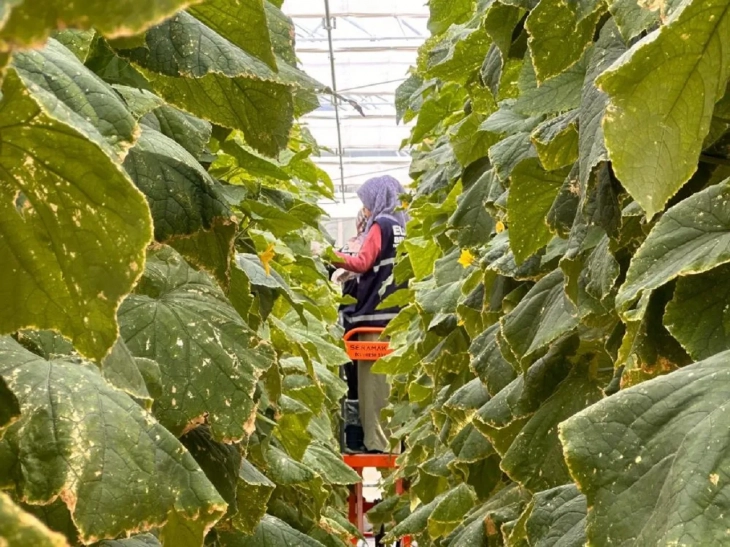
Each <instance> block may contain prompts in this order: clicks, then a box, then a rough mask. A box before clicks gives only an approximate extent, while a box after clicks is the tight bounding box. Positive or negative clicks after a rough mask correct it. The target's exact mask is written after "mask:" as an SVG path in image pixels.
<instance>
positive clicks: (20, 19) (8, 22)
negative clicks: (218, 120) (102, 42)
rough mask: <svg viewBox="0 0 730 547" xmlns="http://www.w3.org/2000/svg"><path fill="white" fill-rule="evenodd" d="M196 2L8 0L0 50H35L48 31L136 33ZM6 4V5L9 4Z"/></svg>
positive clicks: (111, 33)
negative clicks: (90, 29) (15, 48)
mask: <svg viewBox="0 0 730 547" xmlns="http://www.w3.org/2000/svg"><path fill="white" fill-rule="evenodd" d="M194 3H197V0H149V1H148V0H121V1H119V2H114V3H113V4H110V3H109V2H106V1H104V0H90V1H88V2H78V3H77V2H66V1H65V0H48V1H44V2H36V1H34V0H11V1H10V2H6V3H4V5H3V6H2V7H0V10H1V11H0V15H2V22H3V25H2V28H1V29H0V50H2V51H6V50H8V49H11V48H14V47H23V48H28V47H38V46H40V45H41V44H43V42H44V41H45V40H46V38H47V37H48V35H49V34H50V33H51V31H53V30H55V29H63V28H68V27H72V28H83V29H88V28H92V27H93V28H95V29H96V30H98V31H100V32H101V33H102V34H104V35H106V36H110V37H115V36H132V35H135V34H139V33H140V32H142V31H144V30H145V29H147V28H149V27H150V26H152V25H156V24H157V23H159V22H160V21H162V20H163V19H164V18H165V17H169V16H170V15H172V14H173V13H175V12H176V11H178V10H179V9H183V8H185V7H186V6H188V5H190V4H194ZM8 4H9V5H8Z"/></svg>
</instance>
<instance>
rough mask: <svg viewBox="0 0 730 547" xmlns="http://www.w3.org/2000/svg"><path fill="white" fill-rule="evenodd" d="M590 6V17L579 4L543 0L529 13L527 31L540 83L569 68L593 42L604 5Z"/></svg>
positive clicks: (562, 0)
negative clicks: (601, 8)
mask: <svg viewBox="0 0 730 547" xmlns="http://www.w3.org/2000/svg"><path fill="white" fill-rule="evenodd" d="M591 4H592V9H591V10H590V13H589V14H587V15H586V14H581V13H580V2H578V3H576V2H573V1H571V0H557V1H556V0H542V1H541V2H540V3H539V4H538V5H537V7H536V8H535V9H534V10H532V11H531V12H530V15H529V16H528V18H527V21H526V22H525V28H526V29H527V30H528V32H529V33H530V39H529V45H530V52H531V54H532V62H533V64H534V66H535V73H536V76H537V80H538V82H539V83H542V82H544V81H545V80H547V79H549V78H551V77H553V76H557V75H558V74H560V73H562V72H564V71H565V70H566V69H568V68H570V67H571V66H572V65H573V64H575V63H576V62H577V61H578V60H579V59H580V58H581V56H582V55H583V52H584V51H585V50H586V48H587V47H588V46H589V44H591V43H592V42H593V32H594V29H595V27H596V22H597V21H598V19H599V17H600V16H601V11H602V10H600V9H599V7H602V4H603V3H602V2H591Z"/></svg>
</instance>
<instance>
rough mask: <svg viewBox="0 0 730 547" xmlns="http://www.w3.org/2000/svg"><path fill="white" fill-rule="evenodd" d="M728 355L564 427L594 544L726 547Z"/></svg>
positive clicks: (628, 393) (616, 399)
mask: <svg viewBox="0 0 730 547" xmlns="http://www.w3.org/2000/svg"><path fill="white" fill-rule="evenodd" d="M728 358H730V355H729V354H728V353H727V352H725V353H721V354H718V355H716V356H714V357H711V358H710V359H707V360H705V361H702V362H700V363H697V364H694V365H690V366H688V367H685V368H683V369H681V370H678V371H676V372H674V373H672V374H669V375H667V376H663V377H660V378H656V379H654V380H651V381H649V382H645V383H643V384H641V385H639V386H635V387H633V388H630V389H627V390H623V391H620V392H619V393H617V394H616V395H613V396H612V397H609V398H607V399H605V400H604V401H601V402H599V403H598V404H596V405H594V406H592V407H590V408H587V409H586V410H584V411H583V412H581V413H579V414H578V415H576V416H574V417H573V418H570V419H569V420H568V421H566V422H564V423H563V424H562V425H561V426H560V435H561V439H562V441H563V446H564V451H565V456H566V459H567V462H568V467H569V468H570V471H571V474H572V475H573V478H574V479H575V480H576V482H577V483H578V486H579V488H580V489H581V491H582V492H583V493H584V494H585V495H586V497H587V499H588V507H589V511H588V540H589V542H591V543H593V544H595V545H615V544H624V545H628V544H633V545H670V544H677V545H681V544H691V545H720V544H722V543H723V542H724V541H725V538H726V533H727V527H726V526H725V525H724V517H722V516H721V515H724V514H726V512H727V510H728V506H729V505H730V502H728V499H730V497H729V496H728V491H727V490H728V484H729V483H728V482H727V469H728V462H727V458H726V454H727V451H726V448H725V447H726V446H727V444H728V442H729V440H728V436H727V432H726V428H725V427H723V426H722V425H721V424H722V423H723V420H724V417H723V415H724V414H725V412H726V407H727V404H728V403H727V401H728V395H729V394H730V372H729V370H728V366H727V362H728Z"/></svg>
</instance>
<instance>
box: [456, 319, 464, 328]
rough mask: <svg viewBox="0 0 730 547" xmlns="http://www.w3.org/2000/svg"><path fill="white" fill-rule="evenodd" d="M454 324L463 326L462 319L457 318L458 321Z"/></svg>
mask: <svg viewBox="0 0 730 547" xmlns="http://www.w3.org/2000/svg"><path fill="white" fill-rule="evenodd" d="M456 326H457V327H463V326H464V320H463V319H459V320H458V321H457V322H456Z"/></svg>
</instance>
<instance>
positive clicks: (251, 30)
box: [188, 0, 276, 70]
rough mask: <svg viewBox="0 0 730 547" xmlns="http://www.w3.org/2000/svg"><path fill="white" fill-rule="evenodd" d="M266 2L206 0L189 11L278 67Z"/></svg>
mask: <svg viewBox="0 0 730 547" xmlns="http://www.w3.org/2000/svg"><path fill="white" fill-rule="evenodd" d="M264 3H265V2H264V0H207V1H206V2H203V3H202V4H198V5H197V6H192V7H191V8H189V9H188V13H190V14H192V15H194V16H195V17H196V18H197V19H198V20H199V21H202V22H203V23H205V24H206V25H207V26H208V27H210V28H211V29H213V30H214V31H216V32H217V33H218V34H220V35H221V36H223V37H224V38H226V39H228V40H229V41H230V42H232V43H234V44H235V45H237V46H238V47H240V48H241V49H243V50H244V51H246V52H247V53H250V54H251V55H253V56H254V57H257V58H258V59H261V60H262V61H264V62H265V63H266V64H267V65H269V67H271V68H272V69H274V70H276V59H275V58H274V52H273V50H272V47H271V38H270V36H269V29H268V25H267V21H266V11H265V10H264ZM266 3H268V2H266Z"/></svg>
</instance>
